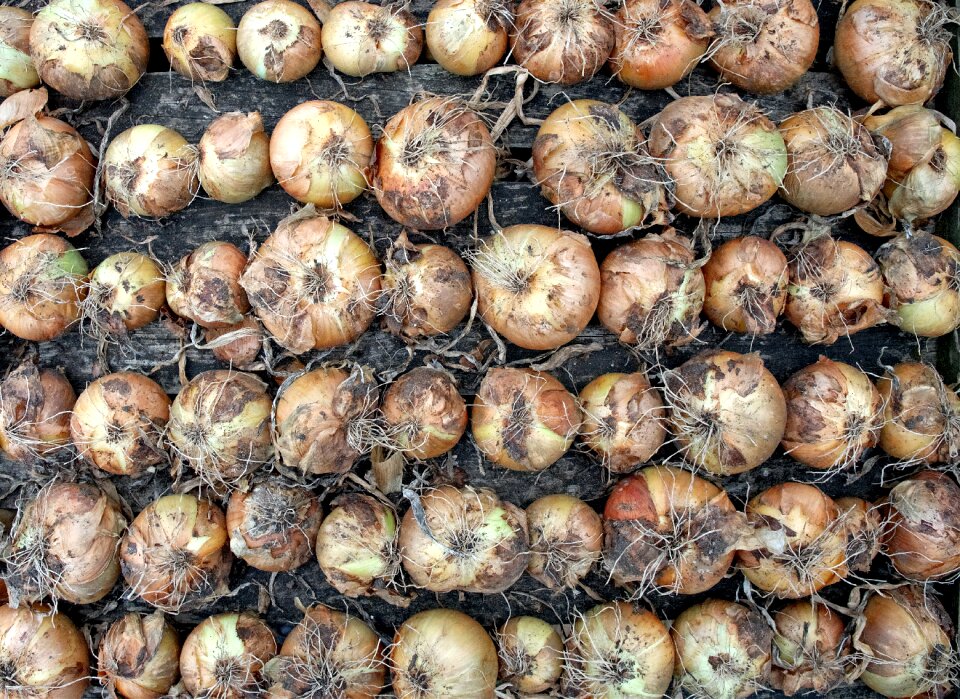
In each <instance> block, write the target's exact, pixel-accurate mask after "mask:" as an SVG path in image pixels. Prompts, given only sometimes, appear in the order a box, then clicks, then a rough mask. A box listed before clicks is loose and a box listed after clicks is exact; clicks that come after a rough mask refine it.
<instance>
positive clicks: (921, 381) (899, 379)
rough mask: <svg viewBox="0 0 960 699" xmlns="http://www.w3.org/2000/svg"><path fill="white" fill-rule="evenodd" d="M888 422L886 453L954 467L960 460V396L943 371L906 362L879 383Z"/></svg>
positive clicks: (882, 443)
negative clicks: (943, 375)
mask: <svg viewBox="0 0 960 699" xmlns="http://www.w3.org/2000/svg"><path fill="white" fill-rule="evenodd" d="M877 390H879V391H880V396H881V398H882V399H883V405H884V420H883V427H881V429H880V448H881V449H883V451H884V452H886V453H887V454H889V455H890V456H892V457H893V458H895V459H899V460H900V461H906V462H917V461H919V462H926V463H928V464H938V463H949V462H950V461H951V460H955V459H956V458H957V455H958V454H960V395H957V392H956V391H955V390H953V389H952V388H950V387H948V386H946V385H945V384H944V382H943V379H942V378H941V377H940V375H939V374H938V373H937V370H936V369H934V368H933V367H931V366H929V365H927V364H921V363H919V362H903V363H901V364H897V365H896V366H894V367H892V370H891V369H888V370H887V372H886V373H885V374H884V375H883V376H881V377H880V379H879V380H878V381H877Z"/></svg>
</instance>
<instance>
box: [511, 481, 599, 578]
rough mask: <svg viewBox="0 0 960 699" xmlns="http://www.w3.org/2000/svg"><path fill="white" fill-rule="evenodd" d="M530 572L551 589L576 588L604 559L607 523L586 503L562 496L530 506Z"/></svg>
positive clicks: (528, 521) (542, 499)
mask: <svg viewBox="0 0 960 699" xmlns="http://www.w3.org/2000/svg"><path fill="white" fill-rule="evenodd" d="M526 514H527V529H528V530H529V532H530V562H529V563H528V564H527V572H528V573H530V575H531V576H532V577H534V578H536V579H537V580H539V581H540V582H541V583H543V584H544V585H545V586H546V587H548V588H550V589H563V588H573V587H576V586H577V584H578V583H579V582H580V580H582V579H583V578H584V577H585V576H586V575H587V573H589V572H590V569H591V568H593V565H594V564H595V563H596V562H597V561H599V560H600V551H601V549H602V548H603V524H602V523H601V522H600V516H599V515H598V514H597V513H596V512H594V511H593V509H592V508H591V507H590V506H589V505H587V503H585V502H584V501H583V500H581V499H579V498H575V497H573V496H572V495H564V494H562V493H558V494H556V495H545V496H544V497H542V498H539V499H537V500H534V501H533V502H532V503H530V504H529V505H528V506H527V510H526Z"/></svg>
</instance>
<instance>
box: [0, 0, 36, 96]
mask: <svg viewBox="0 0 960 699" xmlns="http://www.w3.org/2000/svg"><path fill="white" fill-rule="evenodd" d="M32 24H33V14H32V13H30V12H27V11H26V10H24V9H22V8H19V7H3V8H2V9H0V98H6V97H9V96H10V95H12V94H13V93H14V92H19V91H20V90H27V89H29V88H31V87H36V86H37V85H39V84H40V76H39V75H37V70H36V68H34V67H33V62H32V61H31V60H30V26H31V25H32Z"/></svg>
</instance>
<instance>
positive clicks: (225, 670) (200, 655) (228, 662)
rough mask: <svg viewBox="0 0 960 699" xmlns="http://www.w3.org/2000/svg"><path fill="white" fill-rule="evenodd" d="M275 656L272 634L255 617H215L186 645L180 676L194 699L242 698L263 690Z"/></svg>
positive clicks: (242, 614) (246, 614)
mask: <svg viewBox="0 0 960 699" xmlns="http://www.w3.org/2000/svg"><path fill="white" fill-rule="evenodd" d="M276 654H277V641H276V639H274V637H273V632H272V631H271V630H270V627H268V626H267V625H266V624H265V623H264V622H263V621H262V620H261V619H260V617H258V616H257V615H256V614H254V613H253V612H240V613H239V614H238V613H236V612H227V613H225V614H216V615H214V616H209V617H207V618H206V619H204V620H203V621H201V622H200V624H199V625H198V626H197V627H196V628H195V629H194V630H193V631H191V632H190V635H189V636H187V638H186V640H185V641H184V642H183V649H182V650H181V651H180V675H181V677H182V678H183V679H182V681H183V685H184V687H186V689H187V691H188V692H190V694H192V695H193V696H195V697H200V696H208V697H218V698H219V699H242V697H247V696H250V695H251V694H259V693H260V692H261V691H262V690H263V687H264V684H265V681H264V678H263V676H262V675H263V667H264V665H266V663H267V661H268V660H270V659H271V658H273V656H275V655H276Z"/></svg>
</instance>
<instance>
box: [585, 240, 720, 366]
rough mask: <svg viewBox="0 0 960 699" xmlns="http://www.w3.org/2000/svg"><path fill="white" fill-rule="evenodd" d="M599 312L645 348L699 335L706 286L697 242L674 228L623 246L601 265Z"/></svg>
mask: <svg viewBox="0 0 960 699" xmlns="http://www.w3.org/2000/svg"><path fill="white" fill-rule="evenodd" d="M600 282H601V287H600V304H599V305H598V306H597V317H598V318H599V319H600V322H601V323H603V325H604V326H605V327H606V328H607V330H609V331H610V332H612V333H613V334H614V335H616V336H617V338H618V339H619V340H620V342H623V343H625V344H628V345H635V346H636V347H637V349H640V350H644V351H647V350H657V349H659V348H665V349H668V348H672V347H680V346H682V345H686V344H689V343H690V342H693V340H694V339H696V337H697V335H699V334H700V329H701V325H700V310H701V309H702V308H703V298H704V295H705V293H706V287H705V285H704V281H703V272H701V271H700V265H699V264H697V263H696V262H695V261H694V253H693V244H692V243H691V242H690V241H689V240H688V239H687V238H682V237H680V236H678V235H677V234H676V231H674V230H673V229H672V228H668V229H666V230H665V231H664V232H663V233H660V234H656V233H650V234H647V235H646V236H645V237H643V238H641V239H640V240H634V241H632V242H629V243H626V244H624V245H621V246H620V247H618V248H616V249H615V250H613V251H612V252H611V253H610V254H609V255H607V256H606V257H605V258H604V260H603V264H602V265H601V266H600Z"/></svg>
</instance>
